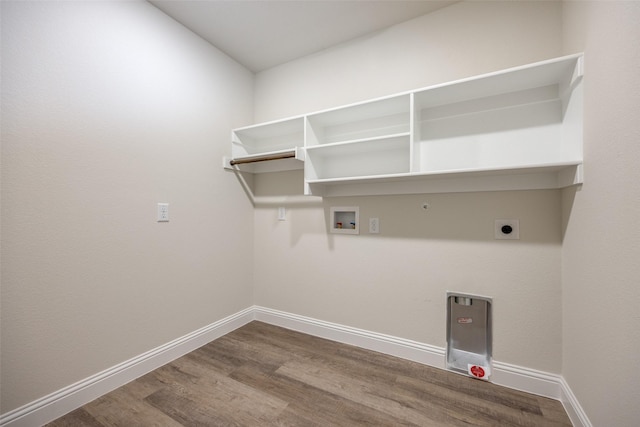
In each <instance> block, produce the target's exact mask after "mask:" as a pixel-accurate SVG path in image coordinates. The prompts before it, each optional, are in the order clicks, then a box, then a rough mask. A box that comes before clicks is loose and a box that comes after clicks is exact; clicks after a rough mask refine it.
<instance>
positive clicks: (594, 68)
mask: <svg viewBox="0 0 640 427" xmlns="http://www.w3.org/2000/svg"><path fill="white" fill-rule="evenodd" d="M563 15H564V31H565V33H564V40H565V50H566V51H574V50H584V51H585V76H586V77H585V78H586V81H585V98H584V99H585V128H584V135H585V138H584V144H585V183H584V185H583V186H582V188H581V189H580V191H577V192H574V191H570V190H567V191H565V192H564V194H563V205H564V206H565V212H564V216H565V220H564V222H565V223H566V224H567V225H566V230H565V232H564V242H563V248H562V283H563V364H562V374H563V376H564V378H565V379H566V381H567V382H568V384H569V386H570V387H571V389H572V390H573V392H574V393H575V395H576V397H577V398H578V400H579V401H580V403H581V405H582V406H583V408H584V409H585V411H586V413H587V415H588V416H589V419H590V420H591V422H592V423H593V425H595V426H633V425H638V422H639V420H640V406H639V405H638V402H640V371H638V368H639V367H640V328H639V327H638V325H639V324H640V311H639V310H638V305H639V303H640V226H639V225H638V221H639V219H640V185H639V184H638V183H639V182H640V168H639V167H638V160H640V124H639V120H638V119H639V118H640V80H639V76H640V3H638V2H633V1H630V2H620V1H615V2H586V1H585V2H566V3H565V4H564V13H563Z"/></svg>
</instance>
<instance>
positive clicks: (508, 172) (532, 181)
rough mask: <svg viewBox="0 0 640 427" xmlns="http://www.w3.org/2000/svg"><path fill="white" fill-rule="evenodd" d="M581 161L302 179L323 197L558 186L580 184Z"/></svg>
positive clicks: (308, 191)
mask: <svg viewBox="0 0 640 427" xmlns="http://www.w3.org/2000/svg"><path fill="white" fill-rule="evenodd" d="M582 176H583V173H582V163H581V162H577V161H576V162H566V163H554V164H545V165H528V166H522V167H518V168H502V169H497V168H495V169H469V170H446V171H436V172H420V173H402V174H392V175H375V176H373V175H372V176H360V177H351V178H338V179H317V180H306V181H305V194H307V195H314V196H324V197H335V196H353V195H385V194H423V193H460V192H469V191H505V190H541V189H558V188H565V187H569V186H572V185H577V184H581V183H582V181H583V178H582Z"/></svg>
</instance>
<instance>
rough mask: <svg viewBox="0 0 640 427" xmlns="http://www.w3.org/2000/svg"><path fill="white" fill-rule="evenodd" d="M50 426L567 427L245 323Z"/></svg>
mask: <svg viewBox="0 0 640 427" xmlns="http://www.w3.org/2000/svg"><path fill="white" fill-rule="evenodd" d="M48 425H49V426H52V427H53V426H55V427H59V426H355V425H368V426H399V425H405V426H498V425H503V426H571V422H570V421H569V418H568V417H567V415H566V413H565V412H564V410H563V408H562V405H561V404H560V403H559V402H557V401H554V400H551V399H546V398H543V397H539V396H535V395H531V394H527V393H522V392H519V391H514V390H510V389H507V388H504V387H500V386H497V385H495V384H491V383H487V382H483V381H480V380H475V379H472V378H468V377H466V376H463V375H458V374H454V373H451V372H447V371H445V370H442V369H436V368H431V367H428V366H425V365H421V364H418V363H414V362H410V361H406V360H402V359H398V358H395V357H391V356H387V355H384V354H380V353H375V352H371V351H367V350H363V349H360V348H357V347H352V346H349V345H344V344H339V343H336V342H332V341H328V340H324V339H321V338H316V337H312V336H309V335H305V334H301V333H298V332H293V331H290V330H287V329H283V328H279V327H276V326H272V325H267V324H265V323H260V322H252V323H249V324H248V325H245V326H244V327H242V328H239V329H237V330H235V331H233V332H232V333H230V334H228V335H225V336H224V337H222V338H219V339H217V340H215V341H213V342H211V343H209V344H207V345H205V346H204V347H201V348H200V349H198V350H196V351H193V352H192V353H189V354H187V355H186V356H184V357H181V358H179V359H177V360H175V361H173V362H171V363H169V364H167V365H165V366H163V367H161V368H159V369H156V370H155V371H153V372H151V373H149V374H147V375H145V376H143V377H141V378H139V379H137V380H135V381H132V382H131V383H129V384H127V385H125V386H123V387H121V388H119V389H117V390H115V391H113V392H111V393H108V394H106V395H104V396H102V397H100V398H98V399H96V400H95V401H93V402H91V403H89V404H87V405H85V406H83V407H81V408H79V409H77V410H75V411H73V412H71V413H69V414H67V415H66V416H64V417H62V418H59V419H58V420H56V421H54V422H52V423H50V424H48Z"/></svg>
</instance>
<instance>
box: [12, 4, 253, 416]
mask: <svg viewBox="0 0 640 427" xmlns="http://www.w3.org/2000/svg"><path fill="white" fill-rule="evenodd" d="M252 78H253V77H252V75H251V74H250V73H249V72H248V71H247V70H245V69H244V68H242V67H241V66H239V65H238V64H237V63H235V62H233V61H232V60H230V59H229V58H228V57H227V56H225V55H223V54H222V53H220V52H219V51H218V50H216V49H215V48H213V47H212V46H211V45H209V44H207V43H205V42H203V41H202V40H201V39H199V38H198V37H196V36H195V35H193V33H191V32H190V31H188V30H186V29H185V28H184V27H182V26H181V25H179V24H177V23H176V22H175V21H173V20H172V19H170V18H168V17H167V16H166V15H164V14H163V13H162V12H160V11H159V10H157V9H156V8H155V7H153V6H151V5H150V4H148V3H146V2H4V1H3V2H2V310H1V312H2V322H1V323H2V331H1V332H2V366H1V371H2V386H1V390H2V396H1V399H0V400H1V401H2V409H1V411H2V412H3V413H4V412H6V411H9V410H11V409H14V408H16V407H18V406H21V405H23V404H26V403H28V402H31V401H33V400H35V399H36V398H39V397H42V396H44V395H46V394H48V393H51V392H54V391H56V390H58V389H60V388H62V387H64V386H67V385H69V384H72V383H74V382H76V381H79V380H81V379H84V378H86V377H88V376H89V375H92V374H95V373H97V372H99V371H102V370H103V369H106V368H109V367H111V366H114V365H116V364H117V363H120V362H122V361H124V360H127V359H129V358H131V357H133V356H137V355H139V354H141V353H143V352H145V351H148V350H150V349H152V348H154V347H156V346H158V345H161V344H165V343H167V342H169V341H171V340H173V339H175V338H178V337H180V336H182V335H184V334H186V333H189V332H192V331H194V330H196V329H198V328H201V327H203V326H205V325H208V324H210V323H213V322H215V321H216V320H219V319H221V318H223V317H225V316H227V315H229V314H232V313H235V312H237V311H239V310H241V309H244V308H246V307H247V306H249V305H251V302H252V290H251V281H252V272H251V269H250V268H247V267H246V266H247V264H249V265H250V264H251V263H252V258H251V254H252V239H253V237H252V236H253V223H252V221H253V209H252V206H251V205H250V203H249V202H248V200H247V198H246V196H245V194H244V193H243V192H242V190H241V189H240V188H239V186H238V185H237V181H236V179H235V177H234V176H233V175H232V174H228V173H225V172H224V171H223V170H222V168H221V167H220V159H221V157H222V155H223V153H224V152H225V151H227V150H228V140H229V130H230V128H231V127H232V126H238V125H240V124H241V123H245V122H247V121H248V120H250V118H251V103H252V93H251V91H252ZM157 202H169V203H170V215H171V221H170V222H169V223H164V224H163V223H157V222H156V217H155V215H156V203H157ZM229 270H233V271H234V272H235V273H234V275H233V276H232V277H230V276H229V274H228V271H229Z"/></svg>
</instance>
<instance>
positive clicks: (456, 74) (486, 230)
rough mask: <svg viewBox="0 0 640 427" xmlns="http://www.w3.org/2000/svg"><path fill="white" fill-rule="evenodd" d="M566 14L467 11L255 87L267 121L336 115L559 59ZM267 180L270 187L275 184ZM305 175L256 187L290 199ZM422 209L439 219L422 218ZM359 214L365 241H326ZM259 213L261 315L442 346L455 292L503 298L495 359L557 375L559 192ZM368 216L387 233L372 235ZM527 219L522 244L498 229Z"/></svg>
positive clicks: (513, 8)
mask: <svg viewBox="0 0 640 427" xmlns="http://www.w3.org/2000/svg"><path fill="white" fill-rule="evenodd" d="M561 46H562V44H561V5H560V3H557V2H462V3H457V4H455V5H453V6H450V7H447V8H444V9H441V10H439V11H437V12H435V13H433V14H429V15H425V16H423V17H420V18H417V19H414V20H412V21H409V22H407V23H404V24H400V25H397V26H395V27H392V28H390V29H388V30H385V31H382V32H380V33H376V34H373V35H371V36H369V37H365V38H362V39H358V40H355V41H353V42H351V43H347V44H344V45H341V46H338V47H336V48H333V49H330V50H327V51H324V52H321V53H319V54H316V55H313V56H310V57H306V58H302V59H300V60H297V61H293V62H291V63H288V64H285V65H282V66H280V67H277V68H274V69H271V70H268V71H265V72H263V73H260V74H258V75H257V76H256V95H255V96H256V98H255V99H256V103H255V110H256V116H257V117H256V118H257V119H258V120H268V119H275V118H278V117H282V116H286V115H293V114H300V113H305V112H310V111H314V110H318V109H321V108H327V107H331V106H338V105H341V104H344V103H349V102H355V101H358V100H363V99H367V98H369V97H376V96H382V95H388V94H392V93H394V92H395V91H401V90H407V89H412V88H416V87H421V86H426V85H429V84H435V83H440V82H445V81H449V80H453V79H458V78H462V77H467V76H472V75H475V74H479V73H484V72H489V71H495V70H499V69H502V68H506V67H510V66H516V65H521V64H526V63H529V62H535V61H538V60H543V59H548V58H552V57H555V56H559V55H560V50H561ZM269 175H271V176H269ZM294 182H297V183H299V187H298V191H299V192H301V191H302V187H301V183H302V175H301V174H300V173H299V172H289V173H283V174H267V175H264V176H259V177H257V178H256V189H257V191H258V192H259V193H260V194H264V195H271V196H273V195H275V194H277V192H278V189H281V191H283V192H284V193H287V194H294V193H295V188H293V184H288V185H284V183H294ZM423 201H428V202H429V203H430V204H431V206H432V209H430V210H429V211H428V212H426V213H425V212H424V211H423V210H422V208H421V204H422V202H423ZM352 205H353V206H359V207H360V215H361V224H364V225H365V230H364V231H363V232H362V234H361V235H359V236H348V235H333V234H327V224H328V219H327V217H328V212H329V208H330V206H352ZM276 208H277V207H276V206H274V205H266V204H265V205H261V206H258V207H257V209H256V214H255V224H256V225H255V233H256V240H255V265H256V267H255V287H256V291H255V292H256V303H257V304H259V305H264V306H267V307H272V308H276V309H280V310H284V311H288V312H292V313H297V314H301V315H305V316H310V317H315V318H319V319H322V320H327V321H331V322H337V323H342V324H346V325H349V326H354V327H358V328H362V329H368V330H372V331H376V332H381V333H386V334H390V335H395V336H400V337H404V338H409V339H413V340H416V341H421V342H425V343H428V344H432V345H437V346H444V344H445V295H446V291H447V290H449V291H459V292H469V293H479V294H482V295H487V296H491V297H493V298H494V309H495V312H494V314H495V324H494V332H495V334H494V357H495V359H496V360H499V361H501V362H509V363H514V364H517V365H521V366H526V367H529V368H535V369H540V370H544V371H548V372H555V373H559V372H560V365H561V288H560V262H561V259H560V250H561V249H560V244H561V207H560V194H559V192H558V191H524V192H494V193H458V194H437V195H415V196H385V197H346V198H326V199H324V202H322V204H321V205H312V204H296V203H292V204H291V205H290V206H289V208H290V210H289V215H290V217H289V220H288V221H286V222H278V221H277V217H276V212H277V209H276ZM369 217H378V218H380V234H379V235H369V234H368V230H367V229H366V228H367V227H366V224H368V218H369ZM498 218H518V219H520V221H521V222H520V224H521V240H519V241H496V240H494V239H493V223H494V220H495V219H498Z"/></svg>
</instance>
